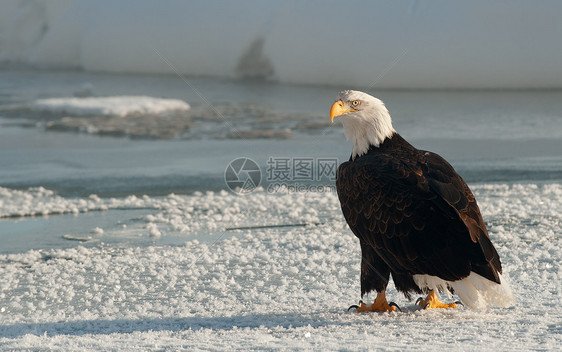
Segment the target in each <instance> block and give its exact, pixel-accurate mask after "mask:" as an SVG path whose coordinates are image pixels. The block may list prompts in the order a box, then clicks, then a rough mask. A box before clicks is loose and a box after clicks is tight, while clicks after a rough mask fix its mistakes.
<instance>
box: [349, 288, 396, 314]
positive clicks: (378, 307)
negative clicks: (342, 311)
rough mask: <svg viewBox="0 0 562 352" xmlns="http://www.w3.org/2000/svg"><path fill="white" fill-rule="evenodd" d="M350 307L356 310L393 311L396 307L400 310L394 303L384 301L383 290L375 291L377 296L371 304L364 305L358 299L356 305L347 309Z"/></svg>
mask: <svg viewBox="0 0 562 352" xmlns="http://www.w3.org/2000/svg"><path fill="white" fill-rule="evenodd" d="M351 308H355V311H356V312H394V311H396V310H397V309H398V310H401V309H400V307H398V305H397V304H396V303H394V302H390V303H388V302H387V301H386V295H385V293H384V292H379V293H377V298H375V301H374V302H373V304H371V305H366V304H365V303H363V301H360V302H359V305H358V306H357V305H353V306H351V307H349V309H351ZM349 309H348V310H349Z"/></svg>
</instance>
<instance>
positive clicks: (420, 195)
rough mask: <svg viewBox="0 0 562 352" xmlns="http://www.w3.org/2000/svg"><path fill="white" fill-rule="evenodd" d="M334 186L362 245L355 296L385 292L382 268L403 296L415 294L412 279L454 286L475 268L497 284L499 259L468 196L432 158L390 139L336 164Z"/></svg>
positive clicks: (452, 173) (453, 173)
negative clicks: (432, 279) (425, 276)
mask: <svg viewBox="0 0 562 352" xmlns="http://www.w3.org/2000/svg"><path fill="white" fill-rule="evenodd" d="M336 186H337V191H338V196H339V199H340V203H341V208H342V211H343V214H344V217H345V219H346V221H347V223H348V224H349V226H350V228H351V230H352V232H353V233H354V234H355V235H356V236H357V237H358V238H359V240H360V243H361V249H362V253H363V258H362V272H361V273H362V274H361V287H362V294H363V293H367V292H369V291H370V290H372V289H377V290H378V288H379V287H386V284H387V282H388V270H390V273H392V275H393V278H394V281H395V285H396V287H397V289H398V290H400V291H402V292H404V293H405V294H407V295H408V292H421V291H420V288H419V287H417V286H416V285H415V283H414V281H413V279H412V275H415V274H428V275H433V276H438V277H440V278H442V279H444V280H448V281H456V280H460V279H463V278H465V277H467V276H468V275H469V274H470V272H471V271H474V272H476V273H478V274H480V275H482V276H483V277H486V278H487V279H489V280H491V281H495V282H497V283H499V276H498V273H500V274H501V272H502V269H501V263H500V259H499V255H498V253H497V252H496V250H495V248H494V246H493V245H492V243H491V241H490V238H489V236H488V232H487V230H486V226H485V224H484V220H483V219H482V215H481V214H480V210H479V208H478V205H477V204H476V200H475V198H474V195H473V194H472V192H471V191H470V189H469V188H468V186H467V185H466V183H465V182H464V180H463V179H462V178H461V177H460V176H459V175H458V174H457V173H456V171H455V170H454V169H453V167H452V166H451V165H450V164H449V163H448V162H447V161H445V159H443V158H442V157H440V156H439V155H437V154H434V153H431V152H426V151H421V150H418V149H416V148H414V147H413V146H412V145H410V144H409V143H408V142H406V141H405V140H404V139H403V138H402V137H401V136H400V135H398V134H394V135H393V136H392V138H390V139H386V140H385V141H384V142H383V143H382V144H381V145H380V146H379V147H373V146H372V147H371V148H370V149H369V151H368V153H367V154H365V155H363V156H361V157H358V158H356V159H355V160H350V161H348V162H345V163H343V164H341V165H340V167H339V168H338V173H337V177H336ZM366 268H368V269H366ZM373 272H379V273H381V275H374V274H373ZM383 278H386V281H385V280H384V279H383ZM365 280H366V281H365ZM369 280H372V282H369ZM397 280H398V281H399V283H397V282H396V281H397Z"/></svg>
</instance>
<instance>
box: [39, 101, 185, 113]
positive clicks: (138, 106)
mask: <svg viewBox="0 0 562 352" xmlns="http://www.w3.org/2000/svg"><path fill="white" fill-rule="evenodd" d="M189 108H190V106H189V104H188V103H186V102H184V101H183V100H179V99H162V98H154V97H147V96H112V97H86V98H76V97H67V98H49V99H39V100H35V101H34V102H32V103H31V109H32V110H33V111H35V112H48V113H53V114H61V115H70V116H118V117H124V116H128V115H158V114H163V113H166V112H179V111H184V112H185V111H188V110H189Z"/></svg>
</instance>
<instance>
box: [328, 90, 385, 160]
mask: <svg viewBox="0 0 562 352" xmlns="http://www.w3.org/2000/svg"><path fill="white" fill-rule="evenodd" d="M334 117H339V118H340V120H341V122H342V124H343V128H344V129H345V136H346V137H347V139H348V140H351V141H352V142H353V152H352V154H351V158H352V159H355V158H356V157H357V156H361V155H363V154H365V153H367V151H368V150H369V147H370V146H371V145H373V146H375V147H378V146H379V145H380V144H381V143H382V142H383V141H384V140H385V139H386V138H390V137H392V135H393V134H394V133H395V132H396V130H395V129H394V128H393V127H392V119H391V118H390V114H389V113H388V110H387V109H386V107H385V106H384V103H383V102H382V101H381V100H380V99H377V98H375V97H373V96H371V95H369V94H367V93H363V92H359V91H356V90H344V91H342V92H340V94H339V95H338V98H337V100H336V102H335V103H334V104H333V105H332V108H331V109H330V118H331V119H332V122H334Z"/></svg>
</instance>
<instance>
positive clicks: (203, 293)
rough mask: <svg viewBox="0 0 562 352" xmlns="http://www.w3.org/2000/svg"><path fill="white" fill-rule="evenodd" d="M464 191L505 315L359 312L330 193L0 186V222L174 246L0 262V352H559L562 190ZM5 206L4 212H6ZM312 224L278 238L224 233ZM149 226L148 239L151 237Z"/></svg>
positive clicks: (355, 267) (1, 258)
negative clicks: (495, 273)
mask: <svg viewBox="0 0 562 352" xmlns="http://www.w3.org/2000/svg"><path fill="white" fill-rule="evenodd" d="M472 188H473V190H474V192H475V195H476V197H477V199H478V201H479V204H480V206H481V209H482V212H483V216H484V219H485V220H486V222H487V225H488V227H489V229H490V233H491V237H492V240H493V242H494V243H495V245H496V247H497V249H498V252H499V253H500V256H501V258H502V262H503V265H504V273H505V276H506V277H508V278H509V280H510V282H511V286H512V288H513V289H514V291H515V294H516V297H517V303H516V305H515V306H513V307H511V308H493V309H491V310H489V311H486V312H475V311H470V310H468V309H463V308H461V309H459V310H451V311H445V310H432V311H423V310H418V309H417V308H416V307H415V305H414V303H413V302H409V301H407V300H405V299H404V297H402V296H401V295H399V294H398V293H397V292H396V291H395V290H394V288H393V287H392V285H391V287H390V290H389V292H388V294H389V297H391V298H392V299H393V300H395V301H396V302H397V303H398V304H399V305H400V306H401V307H402V309H403V312H400V313H391V314H389V313H384V314H356V313H350V312H349V313H348V312H347V311H346V309H347V307H348V306H349V305H351V304H354V303H356V302H357V301H358V300H359V298H360V297H359V261H360V256H359V245H358V243H357V240H356V239H355V237H354V236H353V235H352V234H351V232H350V231H349V230H348V229H347V226H346V225H345V222H344V220H343V217H342V215H341V212H340V210H339V205H338V201H337V196H336V195H335V194H333V193H314V192H306V193H292V194H271V193H268V192H266V191H264V190H256V191H254V192H253V193H251V194H249V195H246V196H238V195H235V194H232V193H228V192H204V193H196V194H193V195H170V196H166V197H144V198H143V199H132V198H128V199H126V198H123V199H103V198H99V197H96V196H92V197H90V199H89V200H88V201H84V200H82V199H73V198H64V197H60V196H56V195H54V194H52V193H51V192H49V191H48V190H44V189H33V190H28V191H16V190H10V189H2V190H1V191H2V194H3V197H2V199H3V200H5V201H4V202H3V203H0V213H1V214H2V215H3V216H7V215H16V214H17V215H20V216H21V215H33V214H34V213H42V212H43V213H49V212H59V213H60V212H73V213H75V212H79V214H78V215H77V216H78V217H80V216H84V214H82V213H80V212H81V211H85V210H86V209H90V210H104V209H107V210H105V211H107V212H108V213H110V212H111V211H112V208H113V207H123V206H127V207H139V208H145V209H147V215H145V216H144V217H143V218H142V219H141V221H138V222H135V223H131V224H130V225H129V227H128V230H129V231H131V232H132V233H135V232H136V233H137V236H138V238H140V237H143V236H144V237H149V236H150V235H151V232H153V231H154V230H155V229H157V230H158V232H159V236H161V238H164V237H167V236H181V238H182V239H183V240H182V244H181V245H161V244H158V243H154V244H153V245H148V246H135V245H134V244H133V245H131V244H127V245H123V244H111V243H106V240H107V239H109V238H111V237H112V236H122V233H120V232H119V231H121V230H112V229H110V230H107V229H106V230H105V231H103V233H100V232H97V233H96V234H92V237H97V238H98V239H99V240H100V242H98V243H96V244H93V245H88V244H84V245H76V246H75V247H73V248H67V249H51V250H31V251H24V252H21V253H13V254H3V255H0V270H1V277H2V280H1V281H0V346H1V348H2V349H6V350H12V349H31V350H34V349H55V350H125V351H133V350H139V349H142V350H157V349H158V350H161V349H167V350H170V349H171V350H182V349H184V350H196V349H202V350H219V349H223V350H224V349H234V350H248V349H310V350H311V349H315V350H342V349H343V350H347V349H352V350H373V349H383V350H404V349H407V350H414V349H420V348H422V349H431V350H451V349H455V350H466V351H473V350H484V351H495V350H531V349H539V350H555V349H557V348H558V347H559V346H560V343H562V290H561V287H560V286H561V282H562V271H561V269H562V264H561V263H562V237H561V236H560V233H561V229H562V215H561V213H560V209H561V208H562V186H561V185H560V184H514V185H504V184H488V185H485V184H482V185H474V186H473V187H472ZM6 200H7V201H6ZM305 223H306V224H308V225H307V226H304V227H303V226H295V227H287V228H268V229H250V230H229V228H231V227H240V226H248V225H251V226H258V225H277V224H305ZM147 225H151V226H147Z"/></svg>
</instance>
